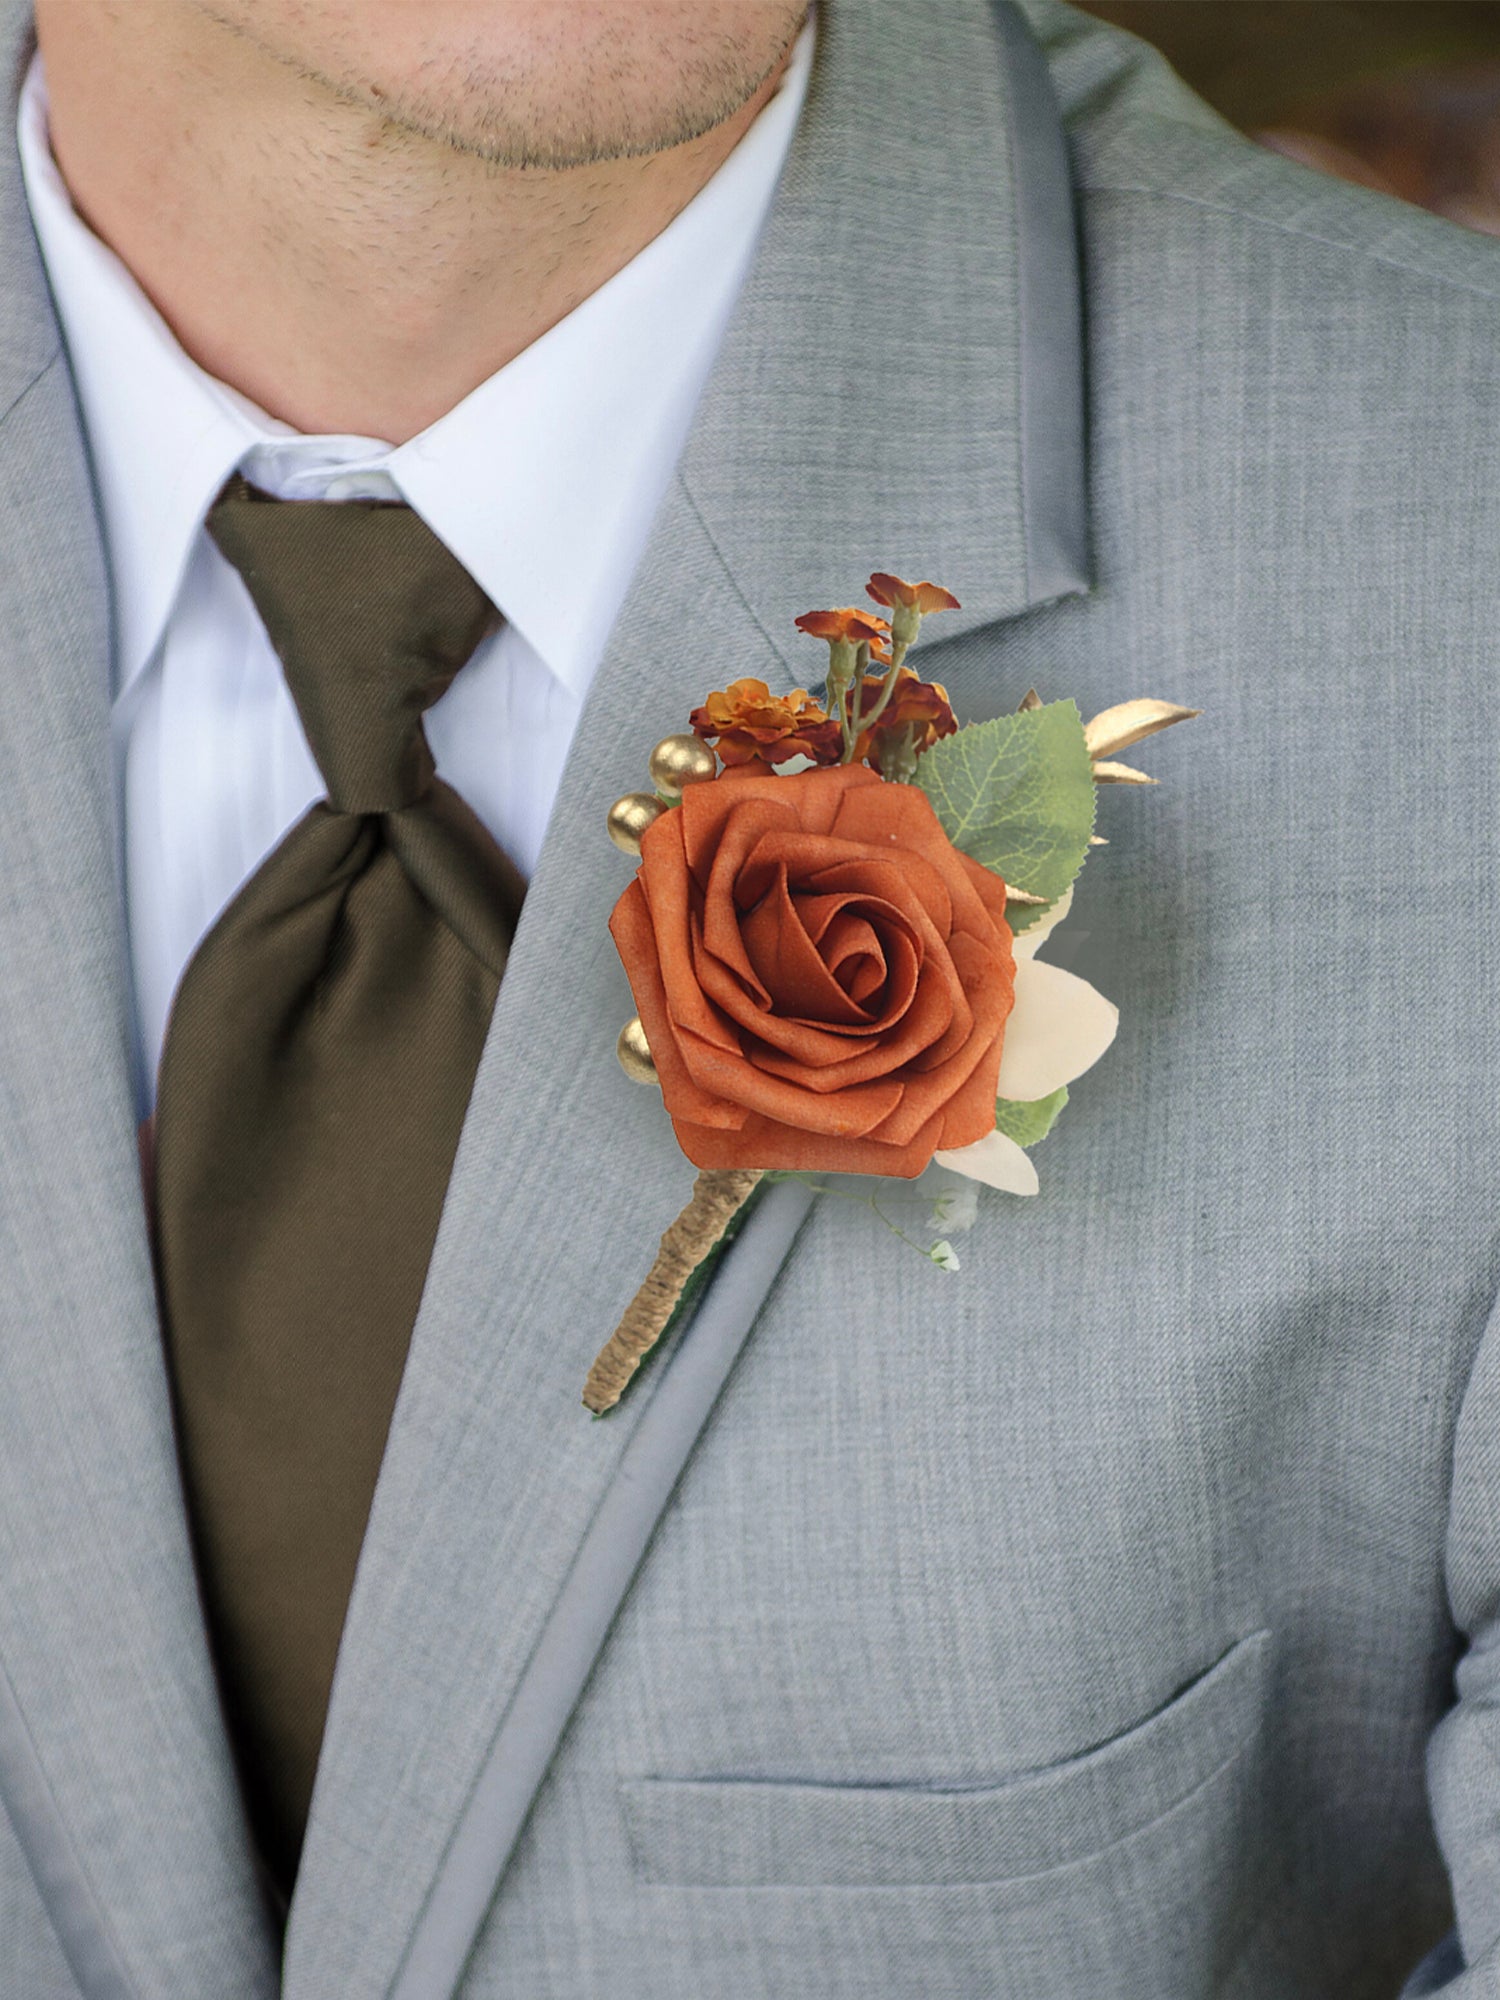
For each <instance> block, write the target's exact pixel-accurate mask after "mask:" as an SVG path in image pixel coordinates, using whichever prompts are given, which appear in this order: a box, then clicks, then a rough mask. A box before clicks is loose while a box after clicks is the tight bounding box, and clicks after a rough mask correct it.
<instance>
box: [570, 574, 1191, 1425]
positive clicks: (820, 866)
mask: <svg viewBox="0 0 1500 2000" xmlns="http://www.w3.org/2000/svg"><path fill="white" fill-rule="evenodd" d="M868 590H869V595H870V597H871V598H872V599H873V600H874V602H875V603H876V604H877V605H878V606H880V608H881V609H880V612H879V613H876V612H871V611H866V610H863V609H852V608H851V609H844V610H836V611H813V612H809V613H807V614H806V616H804V617H801V618H799V619H797V621H796V623H797V625H798V626H799V628H800V629H801V630H802V631H803V632H805V633H808V634H810V635H811V636H813V637H814V638H817V639H822V640H824V641H826V643H827V647H828V674H827V682H826V689H825V694H824V698H823V699H822V700H821V701H820V700H817V699H815V698H814V697H813V696H812V695H810V694H808V693H807V692H806V691H805V690H804V689H801V688H798V689H797V690H796V691H795V692H794V693H792V694H789V695H776V694H772V693H771V692H770V690H769V689H768V688H767V687H766V686H765V684H764V682H762V681H758V680H741V681H736V682H734V683H733V684H732V685H731V686H730V687H728V688H726V689H724V690H722V691H721V692H717V693H713V694H710V695H708V697H707V698H706V700H705V701H704V703H703V705H702V707H700V708H697V709H695V710H694V711H693V714H692V716H691V718H690V722H691V733H690V734H689V733H684V734H681V735H673V736H668V737H667V738H665V739H664V740H663V741H662V742H660V743H658V744H657V746H656V748H655V750H654V751H653V752H652V753H651V758H650V771H651V780H652V785H653V789H652V790H651V791H650V792H632V793H629V794H628V795H627V796H626V797H625V798H623V799H619V800H617V801H616V803H615V805H614V806H613V807H612V808H611V810H610V814H609V832H610V836H611V838H612V839H613V840H614V842H615V844H616V846H618V847H619V848H621V849H622V850H623V851H624V852H626V853H628V854H630V855H632V856H635V857H638V859H639V862H640V866H639V868H638V869H637V871H636V875H635V878H634V880H633V881H632V882H631V883H630V885H629V887H628V888H627V889H626V890H625V893H624V894H623V895H622V896H621V898H620V900H619V902H618V903H617V904H616V906H615V910H614V914H613V916H612V917H611V919H610V930H611V933H612V934H613V937H614V940H615V944H616V946H617V948H618V950H619V953H620V957H621V959H622V960H623V962H624V966H625V972H626V975H627V977H628V978H629V981H630V988H631V992H632V994H633V996H634V999H635V1004H636V1008H637V1015H636V1018H635V1019H634V1020H632V1021H630V1022H629V1023H627V1025H626V1026H625V1028H624V1029H623V1030H622V1032H621V1034H620V1038H619V1044H618V1048H619V1056H620V1062H621V1065H622V1067H623V1069H624V1070H625V1073H626V1075H627V1076H629V1077H630V1078H631V1079H632V1080H633V1081H635V1082H638V1083H649V1084H652V1085H655V1086H657V1087H659V1088H660V1090H661V1094H662V1098H663V1100H664V1102H665V1105H666V1109H667V1113H668V1115H669V1116H670V1118H671V1120H672V1126H673V1130H674V1132H675V1133H676V1136H677V1141H678V1144H679V1145H680V1146H681V1148H682V1150H683V1152H684V1153H685V1154H686V1156H687V1158H688V1159H689V1161H691V1163H692V1164H693V1165H694V1166H695V1167H697V1168H698V1169H699V1172H698V1180H697V1184H696V1187H695V1189H694V1192H693V1197H692V1200H691V1201H690V1202H689V1204H688V1206H687V1207H686V1208H685V1209H684V1210H683V1212H682V1214H681V1215H680V1216H679V1217H678V1219H677V1221H676V1222H674V1223H673V1225H672V1227H671V1228H670V1229H669V1230H668V1231H667V1233H666V1235H665V1236H664V1237H663V1238H662V1241H661V1248H660V1251H659V1253H658V1256H657V1260H656V1263H655V1265H654V1266H653V1268H652V1270H651V1272H650V1274H649V1276H648V1277H647V1279H646V1282H645V1283H644V1284H643V1285H642V1287H641V1289H640V1291H639V1293H638V1294H637V1295H636V1298H635V1299H634V1301H633V1302H632V1304H631V1306H630V1309H629V1311H628V1312H627V1313H626V1315H625V1317H624V1319H623V1320H622V1321H621V1322H620V1325H619V1326H618V1327H617V1328H616V1330H615V1332H614V1333H613V1335H612V1336H611V1337H610V1340H609V1341H608V1343H607V1344H606V1346H605V1347H604V1348H603V1349H602V1350H601V1352H600V1354H599V1356H598V1358H597V1360H596V1361H595V1363H594V1365H593V1368H592V1369H591V1370H590V1372H589V1377H588V1382H587V1385H586V1387H585V1389H584V1396H583V1400H584V1403H585V1405H586V1406H587V1407H588V1408H589V1409H590V1410H592V1411H593V1412H594V1413H595V1414H596V1415H602V1414H603V1413H604V1412H605V1411H606V1410H609V1409H611V1408H613V1406H614V1404H615V1403H616V1402H618V1400H619V1398H620V1396H621V1394H622V1393H623V1391H624V1389H625V1387H626V1385H627V1384H628V1383H629V1381H630V1379H631V1377H632V1375H633V1374H634V1373H635V1370H636V1368H637V1367H638V1366H639V1365H640V1362H641V1360H642V1359H643V1358H644V1356H645V1355H646V1354H647V1353H648V1352H649V1351H650V1349H651V1347H652V1346H653V1345H654V1344H655V1343H656V1341H657V1340H658V1339H659V1338H660V1337H661V1335H662V1333H663V1332H664V1331H665V1330H666V1328H667V1326H668V1324H669V1323H670V1321H671V1319H672V1317H673V1314H674V1313H675V1312H676V1311H677V1310H678V1309H679V1308H680V1307H681V1306H682V1304H683V1303H684V1299H685V1296H686V1295H687V1294H688V1293H689V1292H690V1291H691V1290H694V1289H696V1287H695V1284H694V1280H695V1278H696V1279H698V1280H699V1281H700V1282H701V1280H702V1277H703V1276H704V1274H705V1273H706V1272H707V1270H708V1269H709V1268H710V1266H711V1263H712V1260H713V1258H714V1257H715V1255H716V1253H717V1252H718V1251H719V1250H720V1249H721V1248H722V1247H723V1245H724V1244H725V1242H726V1241H727V1240H728V1239H729V1237H730V1236H731V1235H732V1233H733V1230H734V1227H735V1225H736V1223H737V1221H738V1220H739V1219H740V1218H742V1217H743V1215H744V1214H745V1212H746V1206H747V1204H748V1203H749V1202H750V1201H751V1200H752V1199H753V1197H754V1195H755V1194H756V1192H757V1190H758V1189H759V1188H761V1187H762V1186H763V1185H764V1184H765V1183H766V1182H767V1181H768V1180H772V1179H777V1178H786V1177H788V1176H797V1177H809V1178H813V1179H815V1180H816V1178H817V1177H819V1176H826V1175H836V1176H844V1175H859V1176H873V1177H875V1181H874V1186H875V1189H876V1192H875V1193H873V1194H871V1195H869V1196H867V1197H864V1198H865V1199H868V1200H869V1201H870V1203H871V1205H872V1206H874V1207H875V1209H876V1212H877V1214H880V1215H881V1219H882V1220H885V1221H887V1222H888V1223H889V1217H888V1216H887V1215H886V1214H885V1212H884V1209H883V1208H882V1206H881V1201H882V1193H883V1190H884V1189H886V1188H889V1187H891V1186H894V1185H898V1184H901V1183H909V1182H911V1181H912V1180H913V1179H914V1178H915V1177H916V1176H917V1175H919V1174H922V1173H923V1172H924V1171H925V1170H926V1169H927V1168H928V1167H929V1166H932V1165H934V1164H935V1165H936V1166H938V1167H940V1168H946V1169H948V1170H949V1171H950V1173H951V1174H952V1175H953V1176H954V1177H955V1178H954V1179H953V1180H952V1181H951V1182H950V1183H949V1185H948V1192H947V1193H945V1194H944V1195H942V1196H941V1197H940V1198H939V1200H938V1203H937V1207H936V1210H935V1213H934V1226H935V1227H936V1228H938V1229H942V1228H943V1227H944V1225H946V1227H947V1231H948V1235H947V1236H942V1237H941V1238H940V1240H938V1241H936V1242H933V1243H931V1244H930V1245H929V1246H927V1247H925V1248H924V1247H923V1246H922V1245H921V1244H920V1243H918V1244H917V1245H916V1247H917V1248H919V1249H921V1250H922V1254H923V1255H924V1256H926V1257H928V1258H929V1259H930V1260H931V1261H932V1262H933V1263H934V1264H936V1265H938V1266H939V1267H940V1268H947V1269H956V1268H957V1262H958V1260H957V1257H956V1256H955V1255H954V1252H953V1249H952V1244H951V1242H950V1241H949V1240H948V1237H949V1236H951V1234H953V1233H954V1232H955V1230H956V1228H958V1227H960V1226H963V1224H964V1223H965V1222H966V1221H968V1220H971V1219H972V1215H973V1209H974V1203H973V1201H972V1200H966V1199H965V1198H964V1193H963V1192H960V1191H966V1190H968V1189H969V1188H971V1187H977V1186H978V1185H980V1184H983V1185H986V1186H989V1187H994V1188H999V1189H1001V1190H1002V1191H1004V1192H1005V1193H1008V1194H1013V1195H1029V1194H1035V1192H1036V1191H1037V1176H1036V1169H1035V1167H1034V1165H1033V1163H1032V1161H1031V1158H1030V1155H1029V1153H1028V1151H1027V1148H1028V1147H1031V1146H1034V1145H1036V1144H1037V1142H1038V1141H1039V1140H1041V1139H1043V1138H1044V1137H1045V1136H1046V1134H1047V1133H1048V1132H1049V1131H1050V1130H1051V1127H1052V1124H1053V1122H1054V1120H1055V1119H1056V1118H1057V1115H1058V1113H1059V1112H1060V1111H1061V1110H1062V1108H1063V1106H1064V1105H1065V1104H1066V1102H1067V1097H1068V1086H1069V1085H1070V1084H1071V1083H1072V1082H1073V1081H1074V1080H1075V1079H1076V1078H1077V1077H1079V1076H1081V1075H1082V1074H1083V1072H1084V1071H1085V1070H1087V1069H1088V1068H1090V1067H1091V1065H1092V1064H1093V1063H1095V1062H1096V1061H1097V1060H1098V1058H1099V1057H1100V1056H1101V1055H1102V1054H1103V1053H1104V1051H1105V1049H1107V1048H1108V1046H1109V1044H1110V1042H1111V1041H1112V1040H1113V1038H1114V1033H1115V1027H1116V1022H1117V1019H1118V1016H1117V1014H1116V1011H1115V1009H1114V1007H1113V1006H1112V1005H1111V1004H1110V1002H1109V1001H1108V1000H1106V999H1105V998H1104V997H1103V996H1102V995H1101V994H1099V993H1098V992H1096V991H1095V989H1094V988H1093V987H1092V986H1090V985H1089V984H1088V982H1087V981H1086V980H1083V979H1080V978H1078V977H1077V976H1076V975H1075V974H1073V973H1070V972H1065V971H1063V970H1062V969H1061V968H1060V967H1058V966H1054V965H1049V964H1047V963H1046V962H1045V961H1043V960H1040V959H1038V958H1037V956H1036V952H1037V949H1038V947H1039V946H1040V945H1041V944H1042V943H1044V942H1045V940H1046V938H1047V937H1048V935H1049V934H1050V932H1051V931H1052V930H1053V929H1054V928H1055V926H1056V925H1057V924H1058V923H1060V922H1061V921H1062V919H1063V918H1064V917H1065V916H1066V915H1067V912H1068V908H1069V905H1070V903H1071V901H1072V895H1073V883H1074V879H1075V877H1076V876H1077V874H1078V871H1079V869H1080V868H1081V867H1082V866H1083V862H1084V859H1085V857H1086V855H1087V854H1088V851H1089V848H1090V846H1091V845H1100V844H1102V843H1100V842H1099V840H1098V837H1097V836H1096V835H1095V833H1094V795H1095V788H1096V787H1097V786H1098V785H1100V784H1137V785H1143V784H1152V783H1154V782H1155V780H1154V779H1151V778H1149V777H1148V776H1147V775H1146V774H1145V773H1144V772H1142V771H1138V770H1136V769H1134V768H1133V767H1131V766H1129V765H1125V764H1120V763H1117V762H1115V761H1114V758H1115V754H1116V753H1117V752H1118V751H1120V750H1124V749H1126V748H1128V747H1129V746H1130V745H1131V744H1133V743H1137V742H1139V741H1140V740H1141V739H1142V738H1143V737H1146V736H1150V735H1152V734H1154V733H1155V732H1156V731H1158V730H1162V729H1166V728H1168V727H1170V725H1171V724H1173V723H1176V722H1182V721H1185V720H1187V719H1188V718H1189V717H1190V716H1193V715H1196V714H1197V713H1198V711H1197V710H1196V709H1190V708H1179V707H1177V706H1176V705H1175V704H1174V703H1171V702H1165V701H1152V700H1140V701H1127V702H1125V703H1123V704H1121V705H1120V706H1118V707H1115V708H1110V709H1107V710H1106V711H1105V712H1104V713H1103V714H1102V715H1097V716H1095V717H1094V718H1093V720H1092V721H1091V722H1088V723H1085V722H1084V720H1083V718H1082V716H1081V715H1080V713H1079V711H1078V709H1077V707H1076V706H1075V704H1074V703H1073V702H1071V701H1052V702H1043V701H1042V700H1040V698H1039V697H1038V696H1037V694H1036V692H1035V690H1032V691H1030V692H1029V693H1028V694H1027V696H1026V698H1025V700H1024V701H1023V702H1022V703H1021V706H1020V708H1019V709H1018V710H1017V712H1016V713H1015V714H1013V715H1006V716H1001V717H999V718H998V719H996V720H994V721H990V722H978V723H970V724H968V725H965V726H962V727H961V726H960V724H959V722H958V720H957V718H956V717H955V715H954V713H953V710H952V708H951V707H950V706H949V702H948V696H947V692H946V690H945V689H944V688H943V687H942V686H941V685H939V684H938V683H937V682H935V681H924V680H922V679H920V678H919V676H918V675H917V673H916V672H915V671H914V670H913V668H911V667H910V666H908V665H907V664H906V662H907V656H908V654H909V653H910V651H911V649H912V648H913V646H914V645H915V644H916V642H917V639H918V636H919V634H920V632H921V628H922V624H923V621H924V619H926V618H927V617H929V616H931V615H932V614H933V613H934V612H940V611H944V610H950V609H951V610H956V609H957V608H958V600H957V598H955V597H954V596H953V595H952V594H951V593H950V592H949V591H947V590H944V589H942V588H940V587H939V586H938V585H936V584H932V583H917V584H909V583H905V582H903V581H902V579H901V578H900V577H897V576H892V575H889V574H887V573H884V572H880V573H877V574H876V575H875V576H873V577H871V579H870V582H869V586H868ZM887 613H888V614H889V615H888V616H886V615H882V614H887ZM840 1191H842V1190H840ZM924 1205H925V1204H924ZM889 1226H892V1227H894V1228H896V1233H897V1234H898V1235H903V1236H905V1237H906V1240H908V1241H914V1239H913V1238H911V1237H910V1236H909V1235H907V1232H905V1231H903V1230H902V1229H900V1228H899V1227H898V1226H897V1225H895V1224H890V1225H889Z"/></svg>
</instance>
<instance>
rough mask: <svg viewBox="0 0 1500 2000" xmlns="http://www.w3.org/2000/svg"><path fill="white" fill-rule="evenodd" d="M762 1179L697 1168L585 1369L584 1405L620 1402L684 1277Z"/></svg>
mask: <svg viewBox="0 0 1500 2000" xmlns="http://www.w3.org/2000/svg"><path fill="white" fill-rule="evenodd" d="M760 1181H761V1170H760V1168H758V1167H752V1168H746V1169H744V1170H730V1169H725V1170H722V1171H704V1172H703V1173H700V1174H699V1176H698V1179H697V1183H696V1185H695V1186H694V1188H693V1198H692V1200H691V1201H690V1202H689V1203H688V1205H687V1207H686V1208H685V1209H684V1210H683V1211H682V1213H681V1215H679V1216H678V1218H677V1220H676V1221H675V1222H674V1223H673V1224H672V1227H671V1228H670V1229H669V1230H668V1231H667V1233H666V1235H665V1236H663V1238H662V1239H661V1248H660V1249H659V1250H658V1251H657V1253H656V1262H655V1263H654V1264H653V1265H652V1266H651V1272H650V1275H649V1276H648V1277H647V1279H646V1282H645V1283H644V1284H643V1285H642V1286H641V1288H640V1290H639V1291H638V1292H637V1293H636V1295H635V1297H634V1298H633V1299H632V1300H631V1302H630V1306H629V1308H628V1310H627V1311H626V1314H625V1317H624V1318H623V1319H622V1320H621V1321H620V1324H619V1325H618V1326H617V1327H616V1328H615V1330H614V1332H613V1333H612V1334H611V1335H610V1337H609V1339H608V1340H607V1341H606V1342H605V1344H604V1346H603V1347H602V1348H601V1349H600V1350H599V1353H598V1356H597V1357H596V1359H595V1361H594V1365H593V1367H592V1368H591V1369H590V1370H589V1377H588V1381H587V1382H586V1383H585V1384H584V1389H583V1402H584V1407H585V1409H589V1410H592V1411H593V1413H594V1415H595V1416H596V1417H602V1416H603V1415H604V1413H605V1411H606V1410H612V1409H613V1408H614V1406H615V1404H616V1403H618V1402H619V1400H620V1398H621V1396H622V1395H623V1394H624V1393H625V1389H626V1386H627V1385H628V1383H629V1381H630V1378H631V1376H632V1375H634V1373H635V1371H636V1369H637V1368H639V1367H640V1365H641V1363H642V1361H643V1360H644V1359H645V1358H646V1356H647V1355H648V1354H649V1353H650V1352H651V1349H652V1348H653V1347H654V1346H655V1345H656V1343H657V1341H658V1340H660V1338H661V1336H662V1333H663V1332H664V1331H665V1329H666V1325H667V1322H668V1320H670V1319H671V1317H672V1314H673V1313H674V1312H675V1311H676V1310H677V1303H678V1301H679V1300H680V1299H681V1297H682V1294H683V1292H684V1291H685V1290H686V1288H687V1282H688V1279H689V1278H691V1277H692V1275H693V1273H694V1271H696V1270H697V1268H698V1266H699V1265H700V1264H701V1263H702V1262H703V1260H704V1258H705V1257H707V1256H708V1254H709V1253H710V1251H712V1250H713V1248H714V1247H715V1245H716V1244H717V1243H718V1242H719V1240H720V1239H721V1238H722V1236H723V1234H724V1232H725V1230H726V1229H727V1228H728V1227H729V1225H730V1223H731V1222H732V1221H733V1220H734V1218H735V1216H736V1215H738V1213H739V1211H740V1210H741V1209H742V1208H743V1207H744V1205H745V1203H746V1202H747V1201H748V1200H749V1199H750V1197H751V1195H752V1194H753V1193H754V1192H755V1190H756V1188H757V1187H758V1186H759V1185H760Z"/></svg>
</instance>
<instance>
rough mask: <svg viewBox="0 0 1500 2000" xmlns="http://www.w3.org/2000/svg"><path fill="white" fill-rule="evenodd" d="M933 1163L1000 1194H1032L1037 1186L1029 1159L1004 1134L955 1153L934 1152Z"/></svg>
mask: <svg viewBox="0 0 1500 2000" xmlns="http://www.w3.org/2000/svg"><path fill="white" fill-rule="evenodd" d="M932 1163H933V1165H934V1166H937V1167H946V1168H947V1169H948V1171H949V1172H950V1173H955V1174H964V1175H966V1176H967V1177H968V1179H970V1180H971V1181H983V1182H984V1184H985V1186H986V1187H992V1188H999V1189H1000V1190H1001V1192H1002V1193H1003V1194H1035V1193H1036V1191H1037V1187H1038V1185H1039V1183H1038V1181H1037V1177H1036V1168H1035V1167H1034V1166H1033V1165H1032V1164H1031V1161H1030V1158H1029V1157H1028V1156H1027V1155H1026V1154H1025V1153H1023V1152H1022V1150H1021V1148H1020V1147H1019V1146H1018V1145H1017V1144H1016V1142H1015V1140H1014V1139H1007V1138H1006V1136H1005V1134H1004V1133H1003V1132H991V1133H989V1134H987V1136H986V1137H985V1138H983V1139H978V1140H976V1141H975V1143H974V1144H973V1145H972V1146H962V1147H960V1148H959V1150H958V1151H957V1152H956V1153H934V1154H933V1156H932Z"/></svg>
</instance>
